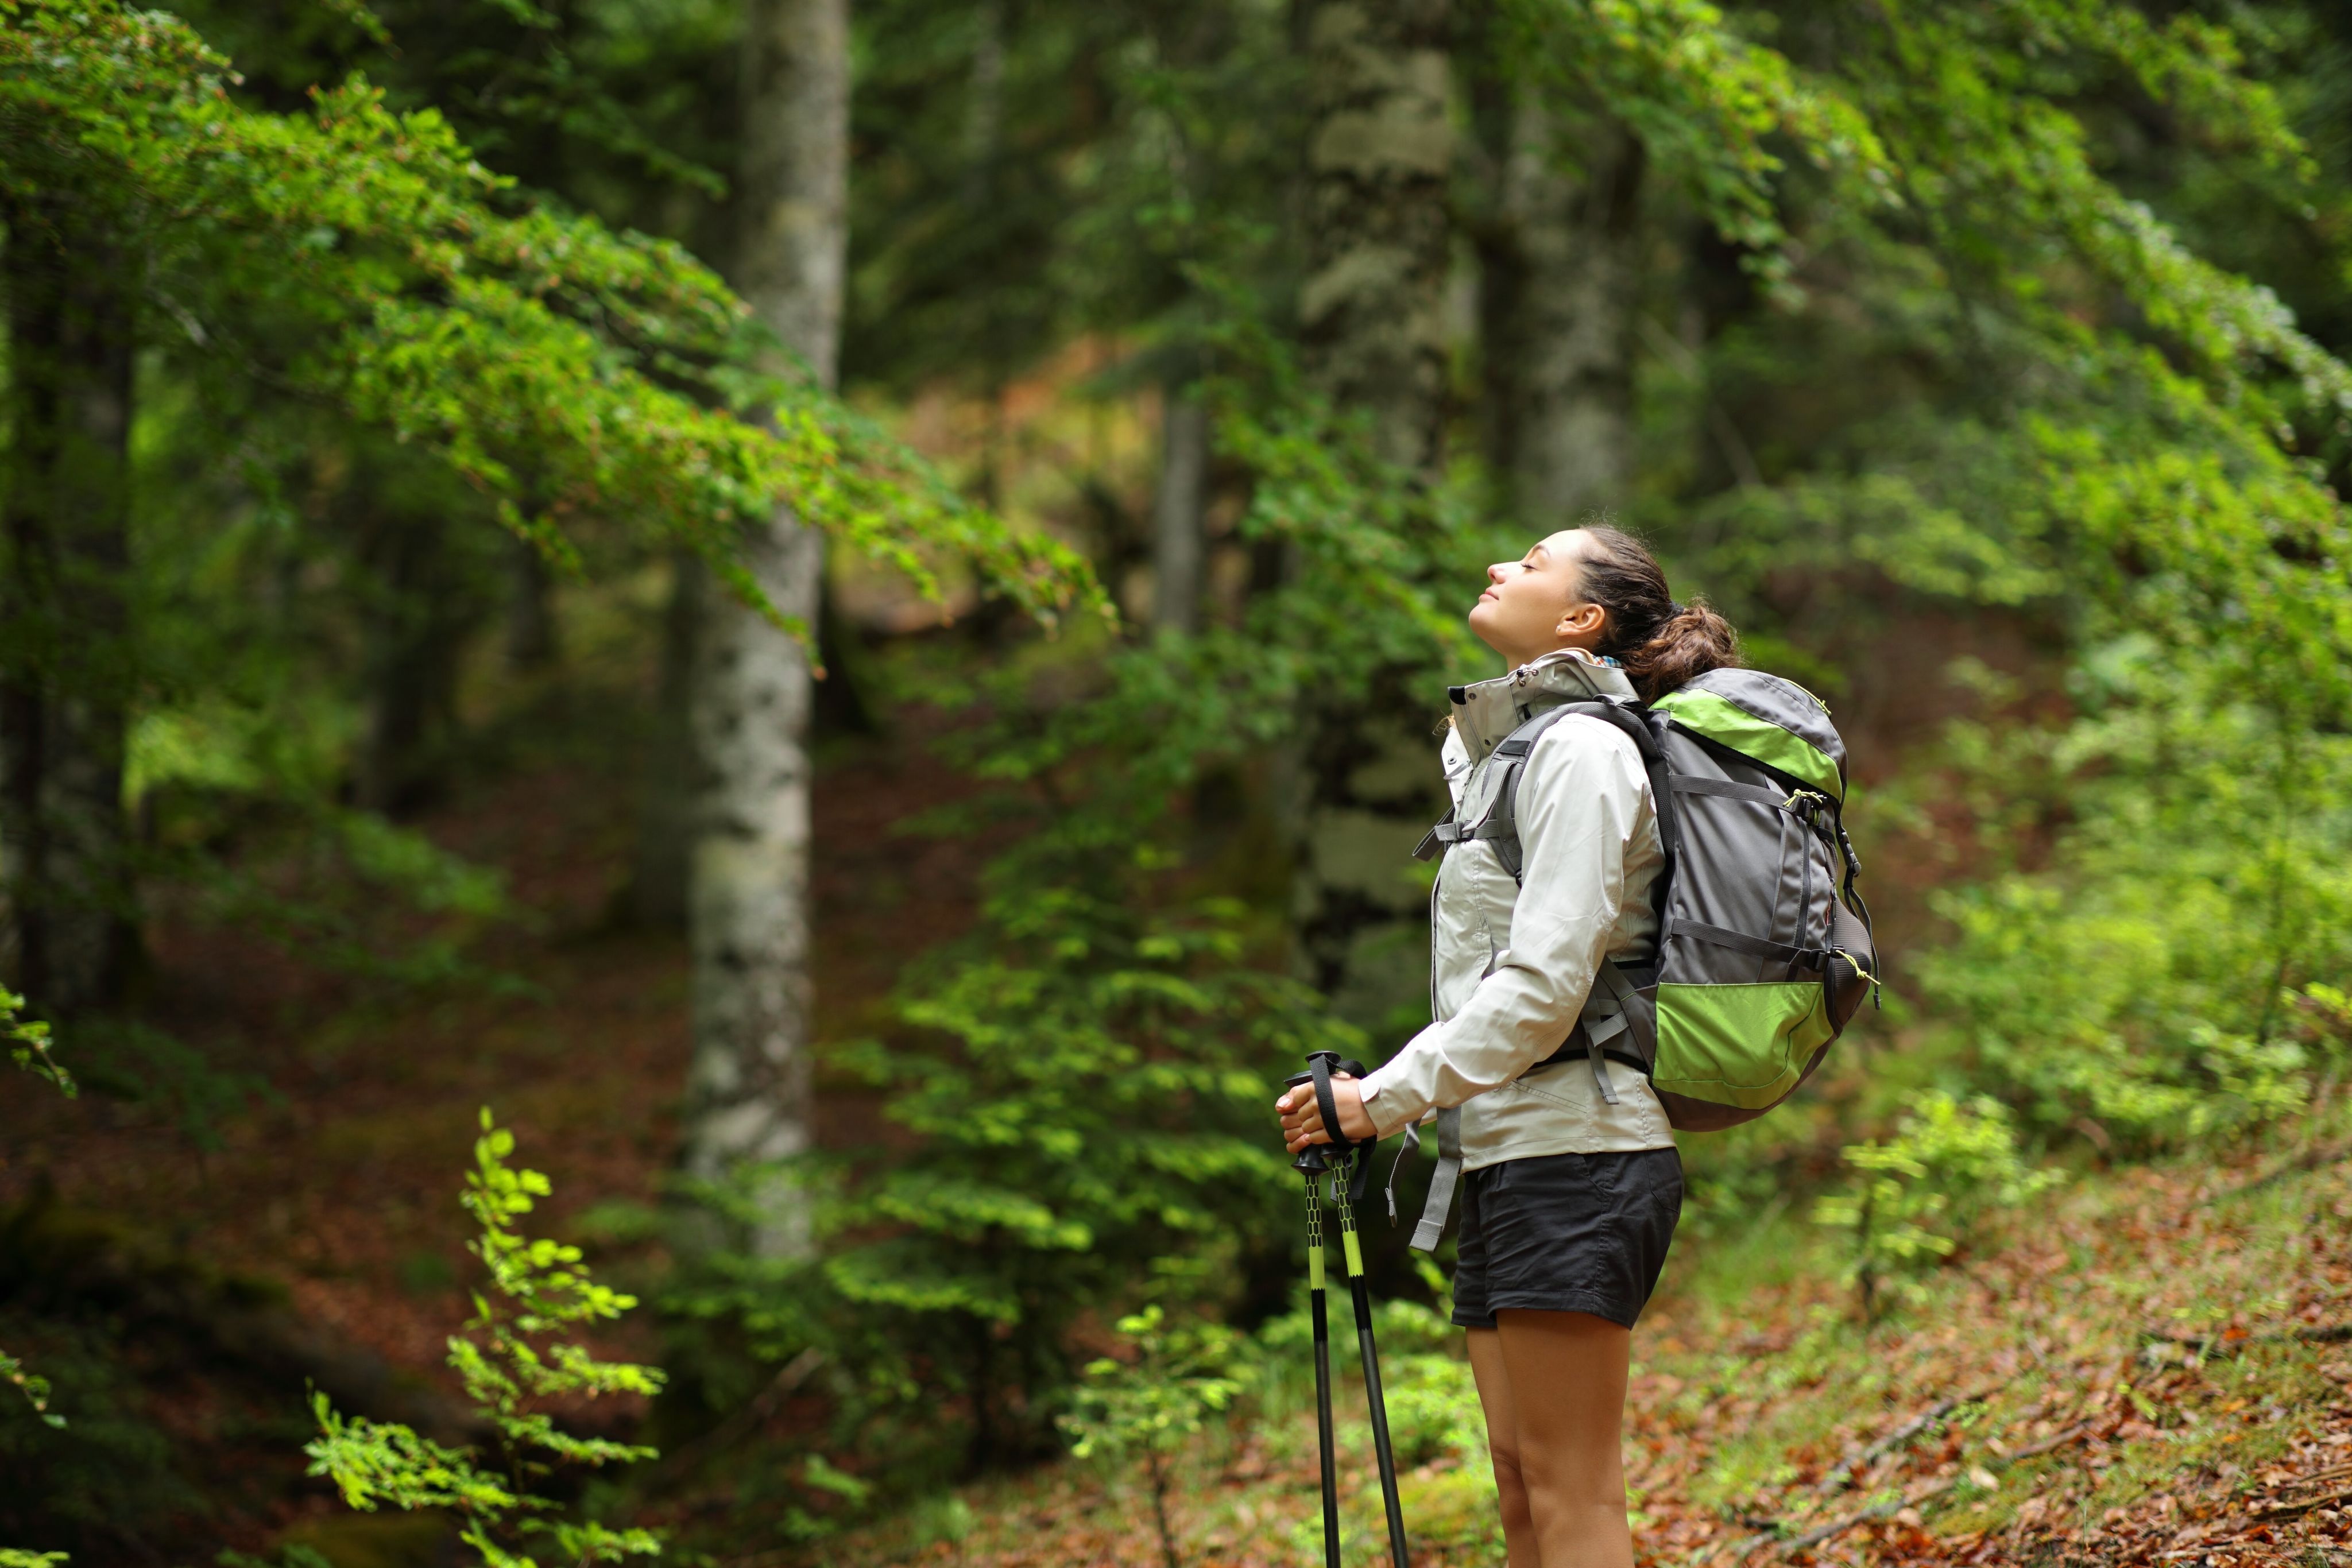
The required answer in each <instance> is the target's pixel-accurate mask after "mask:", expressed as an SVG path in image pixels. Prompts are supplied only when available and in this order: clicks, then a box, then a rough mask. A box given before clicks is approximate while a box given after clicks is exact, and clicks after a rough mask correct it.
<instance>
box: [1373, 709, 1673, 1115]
mask: <svg viewBox="0 0 2352 1568" xmlns="http://www.w3.org/2000/svg"><path fill="white" fill-rule="evenodd" d="M1651 810H1653V808H1652V806H1651V803H1650V800H1649V780H1648V778H1647V775H1646V774H1645V772H1644V770H1643V767H1642V759H1641V755H1640V753H1638V752H1637V751H1635V750H1634V748H1633V742H1632V741H1631V740H1629V739H1627V738H1626V737H1624V736H1622V735H1620V734H1619V733H1617V731H1616V730H1614V729H1612V728H1611V727H1609V726H1608V724H1606V723H1605V722H1604V721H1602V720H1601V719H1596V718H1588V717H1585V716H1582V715H1577V716H1572V717H1570V718H1566V719H1562V720H1561V721H1560V722H1559V723H1558V724H1556V725H1553V726H1552V727H1550V728H1549V729H1548V730H1546V731H1545V732H1544V734H1543V737H1542V738H1541V739H1540V740H1538V742H1537V743H1536V747H1535V750H1534V751H1533V752H1532V753H1531V754H1529V756H1528V760H1527V764H1526V767H1525V769H1524V770H1523V771H1522V773H1521V774H1520V777H1519V791H1518V801H1517V812H1518V822H1519V844H1520V850H1521V853H1522V857H1523V858H1522V861H1521V870H1522V873H1523V875H1522V877H1521V888H1520V892H1519V895H1518V902H1517V905H1516V906H1515V907H1514V909H1513V910H1512V912H1511V929H1510V946H1507V947H1506V948H1504V949H1502V950H1501V951H1500V952H1499V953H1498V954H1497V955H1496V960H1495V967H1494V969H1493V972H1491V973H1490V974H1488V975H1487V976H1486V978H1485V979H1483V980H1481V981H1480V982H1479V983H1478V988H1477V989H1476V990H1475V991H1473V992H1472V993H1471V996H1470V999H1469V1000H1468V1002H1466V1003H1465V1004H1464V1006H1463V1008H1462V1009H1461V1010H1460V1011H1459V1012H1457V1013H1455V1014H1454V1017H1452V1018H1450V1019H1446V1020H1445V1021H1444V1022H1443V1023H1433V1024H1431V1025H1430V1026H1429V1027H1428V1028H1427V1029H1424V1030H1422V1031H1421V1032H1420V1033H1419V1034H1417V1035H1415V1036H1413V1037H1412V1040H1408V1041H1406V1042H1405V1044H1404V1046H1403V1048H1402V1050H1400V1051H1398V1052H1397V1053H1396V1055H1395V1056H1394V1057H1392V1058H1391V1059H1390V1061H1388V1063H1387V1064H1386V1065H1385V1066H1383V1067H1381V1068H1380V1069H1378V1070H1377V1071H1373V1072H1371V1073H1370V1074H1368V1075H1367V1076H1366V1078H1365V1079H1364V1087H1363V1092H1364V1098H1365V1102H1366V1103H1365V1107H1364V1108H1365V1110H1366V1111H1368V1112H1369V1113H1370V1114H1371V1118H1372V1123H1373V1125H1374V1126H1376V1127H1378V1128H1379V1129H1380V1132H1381V1135H1382V1136H1384V1137H1385V1136H1387V1135H1388V1134H1391V1133H1394V1132H1396V1131H1397V1130H1399V1129H1400V1128H1402V1127H1403V1126H1404V1125H1405V1124H1408V1123H1411V1122H1415V1121H1419V1120H1420V1119H1422V1118H1423V1116H1425V1115H1426V1114H1428V1113H1429V1112H1431V1111H1432V1110H1436V1109H1444V1108H1449V1107H1452V1106H1455V1105H1459V1104H1461V1103H1463V1102H1464V1101H1465V1100H1467V1099H1470V1098H1471V1097H1472V1096H1474V1095H1477V1094H1483V1093H1485V1092H1486V1091H1487V1090H1489V1089H1495V1088H1498V1087H1500V1086H1501V1085H1503V1084H1506V1083H1508V1082H1511V1081H1512V1080H1513V1079H1515V1078H1517V1077H1518V1076H1519V1075H1520V1074H1521V1073H1523V1072H1525V1071H1527V1070H1528V1068H1530V1067H1532V1066H1534V1065H1535V1064H1536V1063H1537V1062H1538V1061H1542V1060H1543V1059H1544V1058H1545V1057H1547V1056H1549V1055H1550V1054H1551V1053H1552V1052H1553V1051H1557V1050H1559V1046H1560V1043H1561V1042H1562V1041H1563V1040H1566V1039H1567V1038H1568V1035H1569V1031H1570V1030H1572V1029H1573V1028H1574V1027H1575V1025H1576V1019H1577V1015H1578V1014H1579V1013H1580V1012H1582V1011H1583V1010H1584V1000H1585V995H1586V993H1587V992H1588V991H1590V990H1591V987H1592V980H1593V977H1594V976H1595V974H1597V973H1598V972H1599V970H1600V967H1601V961H1602V960H1603V958H1604V957H1605V956H1607V954H1608V951H1609V944H1610V940H1611V937H1612V934H1613V933H1614V932H1615V930H1616V926H1617V920H1618V914H1619V911H1620V910H1621V908H1622V906H1623V904H1624V899H1625V859H1626V850H1627V848H1628V846H1629V845H1631V844H1632V843H1633V836H1634V834H1635V833H1636V832H1637V831H1639V830H1640V827H1641V823H1642V819H1643V816H1644V815H1646V814H1648V813H1649V812H1650V811H1651ZM1479 874H1483V875H1488V876H1507V875H1509V874H1510V873H1508V872H1506V871H1505V870H1503V869H1502V868H1501V867H1500V866H1499V865H1495V866H1492V867H1489V866H1486V865H1485V864H1483V863H1482V864H1481V865H1480V867H1479Z"/></svg>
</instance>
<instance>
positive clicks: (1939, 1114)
mask: <svg viewBox="0 0 2352 1568" xmlns="http://www.w3.org/2000/svg"><path fill="white" fill-rule="evenodd" d="M1845 1162H1846V1164H1847V1165H1848V1166H1851V1167H1852V1168H1853V1171H1854V1172H1855V1173H1856V1174H1857V1176H1858V1178H1859V1179H1857V1180H1856V1181H1855V1182H1854V1183H1853V1186H1849V1187H1848V1188H1847V1189H1846V1190H1844V1191H1843V1192H1839V1193H1835V1194H1832V1195H1831V1196H1829V1197H1823V1198H1822V1199H1821V1200H1820V1201H1819V1202H1818V1203H1817V1204H1816V1205H1815V1207H1814V1209H1813V1217H1814V1218H1816V1219H1817V1220H1819V1221H1820V1222H1821V1223H1822V1224H1823V1225H1831V1226H1837V1227H1840V1228H1845V1229H1849V1230H1851V1231H1853V1255H1852V1259H1853V1260H1852V1263H1851V1272H1852V1277H1853V1281H1854V1283H1855V1285H1856V1287H1857V1288H1858V1289H1859V1290H1860V1291H1861V1295H1862V1311H1863V1316H1864V1319H1865V1320H1866V1321H1870V1322H1875V1321H1876V1320H1877V1319H1878V1317H1879V1316H1880V1314H1881V1312H1882V1310H1883V1307H1884V1301H1885V1297H1886V1296H1887V1295H1889V1294H1893V1295H1900V1296H1906V1297H1908V1296H1911V1295H1914V1294H1916V1275H1917V1274H1918V1273H1919V1272H1920V1271H1921V1270H1925V1269H1928V1268H1932V1267H1933V1266H1935V1265H1936V1264H1937V1263H1938V1262H1940V1261H1942V1260H1944V1259H1945V1258H1948V1257H1949V1256H1950V1255H1951V1254H1952V1253H1953V1251H1955V1250H1956V1249H1958V1246H1959V1244H1960V1240H1961V1239H1962V1238H1963V1237H1964V1236H1965V1235H1966V1234H1967V1231H1968V1228H1969V1226H1970V1225H1971V1224H1972V1223H1974V1222H1975V1220H1976V1219H1977V1218H1978V1217H1979V1215H1981V1214H1982V1213H1984V1212H1985V1211H1986V1210H1988V1209H1990V1208H1995V1207H2009V1206H2011V1205H2014V1204H2019V1203H2022V1202H2024V1201H2025V1200H2026V1199H2028V1198H2030V1197H2033V1196H2034V1195H2035V1194H2037V1193H2040V1192H2042V1191H2045V1190H2047V1189H2048V1188H2049V1187H2050V1186H2052V1185H2053V1184H2054V1183H2055V1182H2056V1181H2057V1180H2058V1179H2059V1178H2058V1176H2057V1173H2056V1172H2054V1171H2047V1170H2035V1169H2033V1168H2032V1166H2028V1165H2027V1164H2026V1162H2025V1160H2024V1158H2023V1157H2022V1155H2020V1153H2019V1151H2018V1145H2017V1133H2016V1129H2015V1126H2014V1125H2013V1124H2012V1123H2011V1118H2010V1114H2009V1111H2008V1108H2007V1107H2005V1106H2004V1105H2002V1104H2001V1103H2000V1101H1998V1100H1995V1099H1993V1098H1992V1097H1991V1096H1990V1095H1989V1094H1979V1095H1975V1096H1973V1097H1971V1098H1969V1099H1968V1100H1966V1101H1962V1100H1959V1099H1957V1098H1955V1097H1954V1096H1952V1095H1950V1094H1948V1093H1946V1092H1943V1091H1941V1090H1933V1091H1930V1092H1928V1093H1927V1094H1926V1095H1924V1096H1922V1097H1921V1098H1920V1100H1919V1102H1918V1103H1917V1104H1916V1106H1915V1107H1914V1108H1913V1109H1912V1110H1911V1111H1910V1112H1909V1113H1906V1115H1905V1116H1904V1118H1903V1120H1902V1122H1901V1124H1899V1125H1898V1126H1897V1127H1896V1128H1895V1136H1894V1137H1893V1138H1891V1139H1889V1140H1887V1141H1885V1142H1884V1143H1877V1142H1873V1143H1863V1144H1853V1145H1848V1146H1847V1147H1846V1150H1845Z"/></svg>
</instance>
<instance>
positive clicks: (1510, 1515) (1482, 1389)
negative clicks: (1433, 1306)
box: [1465, 1329, 1543, 1568]
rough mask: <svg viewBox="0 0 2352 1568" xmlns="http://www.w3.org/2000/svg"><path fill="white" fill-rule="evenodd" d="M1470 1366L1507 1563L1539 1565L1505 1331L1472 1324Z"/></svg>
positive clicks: (1521, 1567) (1519, 1567) (1515, 1567)
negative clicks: (1505, 1353) (1492, 1462)
mask: <svg viewBox="0 0 2352 1568" xmlns="http://www.w3.org/2000/svg"><path fill="white" fill-rule="evenodd" d="M1465 1332H1466V1333H1468V1334H1469V1335H1470V1371H1471V1372H1472V1374H1473V1375H1475V1376H1476V1378H1477V1379H1478V1404H1479V1407H1480V1408H1482V1409H1483V1410H1485V1411H1486V1448H1487V1451H1488V1452H1489V1453H1490V1454H1492V1455H1493V1456H1494V1460H1495V1491H1496V1497H1497V1499H1498V1500H1499V1502H1500V1504H1501V1508H1502V1514H1503V1546H1504V1550H1505V1552H1507V1563H1508V1568H1543V1552H1541V1551H1540V1550H1539V1549H1538V1547H1537V1545H1536V1524H1535V1517H1534V1516H1533V1515H1532V1514H1530V1513H1529V1512H1528V1489H1527V1483H1526V1482H1525V1481H1524V1480H1523V1479H1521V1478H1520V1474H1519V1419H1518V1416H1517V1415H1516V1414H1515V1413H1514V1412H1513V1410H1512V1408H1511V1379H1510V1375H1509V1374H1508V1373H1507V1371H1505V1370H1504V1366H1503V1336H1502V1334H1501V1333H1500V1332H1499V1331H1497V1330H1495V1329H1470V1330H1467V1331H1465Z"/></svg>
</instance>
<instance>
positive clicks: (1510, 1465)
mask: <svg viewBox="0 0 2352 1568" xmlns="http://www.w3.org/2000/svg"><path fill="white" fill-rule="evenodd" d="M1491 1451H1492V1453H1493V1456H1494V1460H1495V1491H1496V1495H1497V1496H1498V1497H1499V1499H1500V1500H1501V1501H1502V1505H1503V1514H1504V1517H1505V1518H1510V1517H1512V1516H1514V1515H1519V1516H1525V1515H1526V1513H1527V1512H1528V1478H1527V1472H1526V1471H1525V1470H1523V1469H1520V1467H1519V1449H1518V1445H1517V1444H1516V1443H1496V1444H1494V1445H1492V1448H1491Z"/></svg>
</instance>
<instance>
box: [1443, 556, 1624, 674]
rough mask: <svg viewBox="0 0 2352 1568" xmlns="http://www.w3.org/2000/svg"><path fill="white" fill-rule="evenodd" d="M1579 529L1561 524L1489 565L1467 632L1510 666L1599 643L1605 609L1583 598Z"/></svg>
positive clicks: (1606, 615)
mask: <svg viewBox="0 0 2352 1568" xmlns="http://www.w3.org/2000/svg"><path fill="white" fill-rule="evenodd" d="M1584 550H1585V538H1584V530H1583V529H1581V528H1563V529H1561V530H1560V531H1559V533H1556V534H1553V535H1551V536H1550V537H1549V538H1545V539H1542V540H1539V541H1538V542H1537V544H1536V545H1535V547H1534V548H1533V549H1529V550H1528V553H1527V554H1526V555H1524V556H1521V557H1520V558H1519V559H1517V560H1504V561H1496V563H1495V564H1494V565H1492V566H1490V567H1488V568H1487V569H1486V591H1485V592H1484V593H1481V594H1480V595H1479V596H1478V602H1477V603H1475V604H1474V605H1472V606H1471V607H1470V630H1471V631H1473V632H1476V633H1477V634H1478V640H1479V641H1480V642H1482V643H1486V646H1488V647H1489V648H1492V649H1494V650H1495V652H1496V653H1500V654H1501V655H1503V657H1504V658H1506V659H1507V660H1509V661H1510V663H1511V665H1512V667H1513V668H1517V666H1519V665H1521V664H1528V663H1529V662H1531V661H1533V660H1536V659H1539V658H1541V657H1542V656H1543V655H1544V654H1546V653H1551V652H1552V651H1554V650H1555V649H1559V648H1587V649H1590V648H1592V647H1594V646H1596V645H1598V644H1599V643H1600V641H1601V630H1602V626H1603V623H1604V622H1605V621H1606V620H1607V618H1608V612H1607V611H1605V610H1603V609H1601V606H1599V605H1598V604H1594V603H1592V602H1591V601H1589V600H1587V599H1586V598H1585V597H1584V592H1583V582H1584V573H1583V570H1582V567H1581V564H1580V563H1581V562H1582V560H1583V559H1584Z"/></svg>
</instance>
